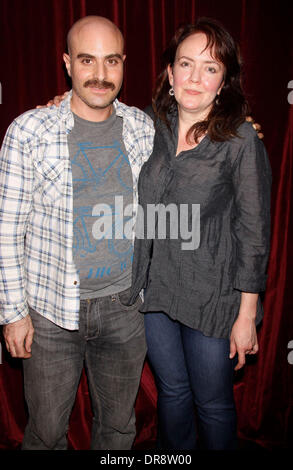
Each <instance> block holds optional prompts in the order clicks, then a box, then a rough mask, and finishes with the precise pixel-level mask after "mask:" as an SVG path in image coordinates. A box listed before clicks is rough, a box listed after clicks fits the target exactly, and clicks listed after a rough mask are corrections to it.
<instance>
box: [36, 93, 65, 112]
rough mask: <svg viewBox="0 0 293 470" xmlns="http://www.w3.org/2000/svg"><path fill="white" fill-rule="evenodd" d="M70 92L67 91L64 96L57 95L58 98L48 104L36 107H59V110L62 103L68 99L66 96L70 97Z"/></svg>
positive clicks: (55, 97)
mask: <svg viewBox="0 0 293 470" xmlns="http://www.w3.org/2000/svg"><path fill="white" fill-rule="evenodd" d="M68 93H69V91H65V92H64V93H63V95H57V96H54V98H53V99H52V100H50V101H48V103H47V104H45V105H44V104H43V105H41V104H39V105H38V106H36V108H49V107H50V106H53V105H55V106H57V108H58V107H59V106H60V103H62V101H63V100H64V99H65V98H66V96H67V95H68Z"/></svg>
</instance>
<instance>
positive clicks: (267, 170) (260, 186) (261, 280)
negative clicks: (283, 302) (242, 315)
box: [232, 133, 272, 293]
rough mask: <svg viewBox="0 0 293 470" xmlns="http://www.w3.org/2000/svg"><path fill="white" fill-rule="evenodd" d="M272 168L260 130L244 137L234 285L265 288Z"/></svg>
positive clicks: (237, 178)
mask: <svg viewBox="0 0 293 470" xmlns="http://www.w3.org/2000/svg"><path fill="white" fill-rule="evenodd" d="M271 179H272V176H271V167H270V163H269V159H268V156H267V152H266V150H265V147H264V145H263V143H262V142H261V141H260V140H259V138H258V136H257V135H256V133H255V134H254V133H253V134H252V133H251V134H250V135H249V136H248V137H246V138H245V139H244V142H243V144H242V145H241V148H240V151H239V155H238V158H237V160H236V161H235V164H234V168H233V185H234V191H235V211H234V215H235V216H234V218H233V223H232V236H233V238H234V241H235V244H236V271H235V278H234V288H235V289H237V290H240V291H243V292H252V293H257V292H261V291H264V290H265V287H266V279H267V274H266V268H267V262H268V256H269V249H270V193H271Z"/></svg>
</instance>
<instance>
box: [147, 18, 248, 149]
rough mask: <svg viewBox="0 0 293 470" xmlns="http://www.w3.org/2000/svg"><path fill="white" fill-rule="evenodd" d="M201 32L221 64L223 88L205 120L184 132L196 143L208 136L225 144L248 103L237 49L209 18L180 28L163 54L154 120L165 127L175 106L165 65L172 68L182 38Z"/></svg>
mask: <svg viewBox="0 0 293 470" xmlns="http://www.w3.org/2000/svg"><path fill="white" fill-rule="evenodd" d="M195 33H204V34H205V36H206V38H207V46H206V47H207V48H210V50H211V55H212V56H213V57H214V58H215V59H216V60H217V61H218V62H221V63H222V64H223V65H224V67H225V71H224V86H223V88H222V90H221V93H220V95H217V97H216V99H215V100H214V103H213V106H212V108H211V110H210V112H209V114H208V116H207V119H206V120H204V121H200V122H197V123H195V124H194V125H193V126H192V127H191V128H190V129H189V131H188V133H187V139H188V140H190V137H191V135H192V134H193V138H194V140H195V142H197V141H198V138H199V137H200V136H201V135H203V134H205V133H207V134H208V135H209V137H210V138H211V140H214V141H225V140H227V139H229V138H230V137H231V136H233V135H237V128H238V126H239V125H240V124H241V123H242V122H244V121H245V118H246V116H247V115H248V113H249V107H248V103H247V101H246V99H245V96H244V93H243V90H242V86H241V59H240V54H239V49H238V46H237V45H236V44H235V42H234V40H233V38H232V37H231V36H230V34H229V33H228V31H226V29H225V28H223V26H222V25H221V24H220V23H218V22H217V21H216V20H213V19H211V18H200V19H199V20H198V21H197V22H196V24H194V25H185V26H182V27H180V28H179V29H178V30H177V31H176V33H175V36H174V37H173V39H172V40H171V43H170V45H169V47H168V48H167V49H166V50H165V52H164V54H163V61H164V70H163V72H161V74H160V75H159V77H158V79H157V83H156V87H155V91H154V94H153V109H154V112H155V115H156V117H158V118H160V119H161V120H163V121H164V122H165V123H166V124H167V125H168V127H170V124H169V121H168V117H167V115H168V113H169V112H172V109H174V107H176V105H177V103H176V100H175V98H174V96H170V95H169V89H170V84H169V79H168V72H167V66H168V65H170V66H171V67H173V65H174V61H175V57H176V52H177V49H178V46H179V44H181V43H182V42H183V41H184V39H186V38H187V37H189V36H191V35H193V34H195Z"/></svg>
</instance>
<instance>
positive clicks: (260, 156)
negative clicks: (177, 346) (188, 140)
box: [131, 117, 271, 338]
mask: <svg viewBox="0 0 293 470" xmlns="http://www.w3.org/2000/svg"><path fill="white" fill-rule="evenodd" d="M171 129H172V132H171V131H170V130H169V129H168V128H167V127H166V126H165V124H163V123H159V124H158V126H157V130H156V135H155V142H154V151H153V154H152V155H151V157H150V158H149V160H148V161H147V162H146V163H145V164H144V166H143V168H142V170H141V173H140V178H139V203H140V205H141V206H142V207H143V209H144V213H146V211H147V205H148V204H159V203H161V204H164V205H165V206H168V205H169V204H176V205H177V207H181V206H180V205H182V204H183V205H185V208H186V207H187V206H186V205H188V207H189V211H188V213H189V215H190V214H192V208H191V205H192V204H199V205H200V206H199V207H200V241H199V245H198V247H195V248H193V249H191V250H190V249H188V250H186V249H184V250H183V249H182V242H184V240H183V239H182V237H180V236H179V238H177V239H172V237H171V236H170V233H171V231H170V230H169V231H167V236H166V237H165V238H164V239H158V238H155V239H151V240H150V239H147V238H143V239H136V240H135V250H134V260H133V287H132V300H131V302H132V301H134V299H135V298H136V296H137V295H138V293H139V291H140V290H141V289H142V288H146V290H145V295H144V303H143V305H142V307H141V309H140V310H141V311H142V312H165V313H166V314H168V315H169V316H170V317H171V318H172V319H174V320H178V321H179V322H181V323H183V324H184V325H187V326H189V327H191V328H194V329H197V330H199V331H201V332H202V333H203V334H205V335H207V336H213V337H217V338H228V337H229V335H230V332H231V328H232V326H233V323H234V322H235V320H236V318H237V316H238V313H239V307H240V300H241V292H242V291H243V292H253V293H257V292H261V291H264V289H265V284H266V266H267V261H268V255H269V243H270V189H271V168H270V163H269V159H268V156H267V153H266V150H265V147H264V145H263V142H262V141H261V140H260V139H259V138H258V136H257V133H256V132H255V130H254V129H253V127H252V126H251V124H249V123H247V122H244V123H243V124H241V126H240V127H239V129H238V136H237V137H233V138H231V139H229V140H228V141H225V142H213V141H211V140H210V138H209V137H208V136H205V137H204V139H203V140H202V141H201V142H200V143H199V144H198V146H197V147H195V148H194V149H191V150H187V151H183V152H181V153H180V154H179V155H178V156H177V157H176V148H177V118H176V117H174V118H173V121H172V123H171ZM167 220H168V219H167ZM145 224H146V220H145ZM145 227H146V225H145ZM190 227H192V220H191V219H190V218H189V228H190ZM178 232H179V235H180V230H179V231H178ZM262 316H263V308H262V304H261V300H260V299H259V302H258V308H257V318H256V323H257V324H258V323H259V322H260V321H261V319H262Z"/></svg>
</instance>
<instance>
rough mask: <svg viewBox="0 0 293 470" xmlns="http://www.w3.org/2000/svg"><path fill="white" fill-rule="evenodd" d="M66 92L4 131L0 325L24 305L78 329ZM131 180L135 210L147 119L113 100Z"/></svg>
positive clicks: (148, 140)
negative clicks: (57, 101) (55, 103)
mask: <svg viewBox="0 0 293 470" xmlns="http://www.w3.org/2000/svg"><path fill="white" fill-rule="evenodd" d="M70 99H71V93H70V94H69V95H68V96H67V97H66V99H65V100H64V101H63V102H62V104H61V105H60V107H59V108H56V107H55V106H53V107H51V108H41V109H34V110H30V111H28V112H26V113H24V114H22V115H21V116H19V117H18V118H16V119H15V120H14V121H13V122H12V124H11V125H10V127H9V128H8V130H7V133H6V136H5V139H4V141H3V145H2V149H1V153H0V323H1V324H6V323H12V322H15V321H17V320H20V319H22V318H23V317H25V316H26V315H27V314H28V312H29V310H28V306H30V307H32V308H33V309H34V310H36V311H37V312H39V313H40V314H41V315H43V316H44V317H46V318H47V319H49V320H51V321H53V322H54V323H55V324H57V325H59V326H61V327H63V328H66V329H69V330H75V329H78V325H79V277H78V274H77V272H76V268H75V264H74V261H73V252H72V244H73V188H72V172H71V163H70V159H69V152H68V144H67V134H68V133H70V131H71V129H72V128H73V125H74V120H73V115H72V112H71V110H70ZM114 106H115V109H116V114H117V115H118V116H121V117H122V118H123V131H122V133H123V140H124V145H125V148H126V150H127V152H128V158H129V161H130V165H131V168H132V175H133V187H134V193H133V194H134V196H133V205H134V208H133V209H134V214H136V213H137V204H138V195H137V182H138V176H139V172H140V169H141V167H142V165H143V163H144V162H145V161H146V160H147V159H148V157H149V156H150V154H151V152H152V147H153V137H154V128H153V123H152V120H151V119H150V118H149V117H148V116H147V115H146V114H145V113H143V112H142V111H140V110H139V109H137V108H134V107H129V106H126V105H125V104H123V103H120V102H119V101H118V100H116V101H115V102H114Z"/></svg>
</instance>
